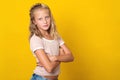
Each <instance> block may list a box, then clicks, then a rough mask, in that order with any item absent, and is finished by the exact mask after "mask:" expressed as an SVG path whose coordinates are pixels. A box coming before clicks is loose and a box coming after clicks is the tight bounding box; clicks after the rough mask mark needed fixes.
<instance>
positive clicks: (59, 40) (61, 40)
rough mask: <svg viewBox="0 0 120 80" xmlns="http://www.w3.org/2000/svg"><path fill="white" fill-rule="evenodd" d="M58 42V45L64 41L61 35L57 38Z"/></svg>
mask: <svg viewBox="0 0 120 80" xmlns="http://www.w3.org/2000/svg"><path fill="white" fill-rule="evenodd" d="M58 42H59V44H60V46H61V45H63V44H64V43H65V42H64V40H63V39H62V38H61V37H59V38H58Z"/></svg>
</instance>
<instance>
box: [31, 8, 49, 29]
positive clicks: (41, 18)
mask: <svg viewBox="0 0 120 80" xmlns="http://www.w3.org/2000/svg"><path fill="white" fill-rule="evenodd" d="M33 23H34V24H35V25H37V27H38V29H39V30H40V31H41V30H42V31H47V30H48V29H49V28H50V15H49V11H48V9H37V10H35V11H34V20H33Z"/></svg>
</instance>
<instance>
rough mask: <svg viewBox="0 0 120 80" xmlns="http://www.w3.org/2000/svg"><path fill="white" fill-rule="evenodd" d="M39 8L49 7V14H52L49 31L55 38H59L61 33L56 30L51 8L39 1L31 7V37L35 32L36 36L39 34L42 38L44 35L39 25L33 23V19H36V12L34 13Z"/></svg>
mask: <svg viewBox="0 0 120 80" xmlns="http://www.w3.org/2000/svg"><path fill="white" fill-rule="evenodd" d="M37 9H48V11H49V15H50V18H51V23H50V28H49V29H48V32H49V34H50V35H51V36H52V37H53V38H54V39H57V38H58V37H59V35H58V32H57V30H56V25H55V21H54V19H53V16H52V14H51V11H50V8H49V7H48V6H47V5H45V4H43V3H37V4H35V5H33V6H32V8H31V9H30V26H29V30H30V37H29V38H31V37H32V36H33V34H35V35H36V36H39V37H40V38H42V37H43V35H42V34H41V32H40V30H39V29H38V27H37V26H36V25H35V24H34V23H33V20H34V14H33V13H34V11H35V10H37Z"/></svg>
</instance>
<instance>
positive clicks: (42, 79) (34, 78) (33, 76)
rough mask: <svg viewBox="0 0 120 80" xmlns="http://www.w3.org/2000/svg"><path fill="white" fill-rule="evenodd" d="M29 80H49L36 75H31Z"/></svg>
mask: <svg viewBox="0 0 120 80" xmlns="http://www.w3.org/2000/svg"><path fill="white" fill-rule="evenodd" d="M31 80H49V79H47V78H44V77H42V76H40V75H37V74H33V75H32V78H31Z"/></svg>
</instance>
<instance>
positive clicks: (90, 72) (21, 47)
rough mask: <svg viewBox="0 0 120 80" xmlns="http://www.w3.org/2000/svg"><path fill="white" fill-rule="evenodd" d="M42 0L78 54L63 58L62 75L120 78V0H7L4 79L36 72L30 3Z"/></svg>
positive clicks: (23, 79)
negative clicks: (67, 59) (29, 27)
mask: <svg viewBox="0 0 120 80" xmlns="http://www.w3.org/2000/svg"><path fill="white" fill-rule="evenodd" d="M37 2H43V3H46V4H47V5H49V7H50V8H51V10H52V13H53V15H54V18H55V20H56V24H57V29H58V31H59V33H60V34H61V36H62V37H63V39H64V40H65V42H66V43H67V45H68V46H69V48H70V49H71V50H72V52H73V55H74V57H75V60H74V62H72V63H62V65H61V74H60V76H59V80H120V1H119V0H2V1H1V2H0V80H29V79H30V77H31V75H32V72H33V70H34V67H35V59H34V57H33V55H32V53H31V51H30V48H29V41H28V35H29V30H28V26H29V9H30V7H31V6H32V5H33V4H34V3H37Z"/></svg>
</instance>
